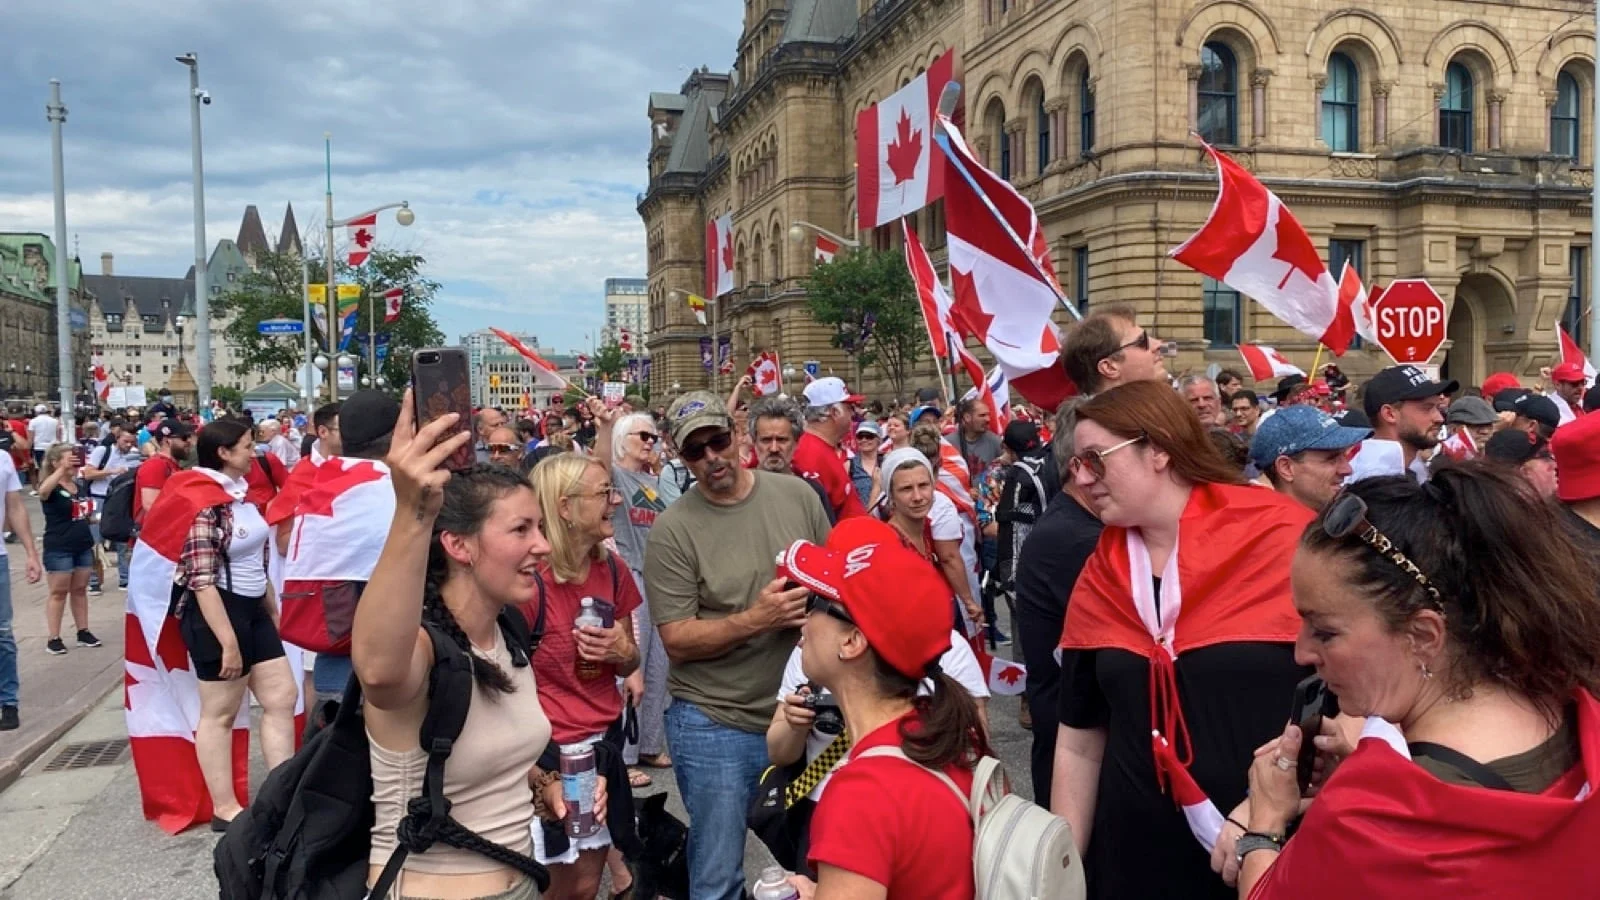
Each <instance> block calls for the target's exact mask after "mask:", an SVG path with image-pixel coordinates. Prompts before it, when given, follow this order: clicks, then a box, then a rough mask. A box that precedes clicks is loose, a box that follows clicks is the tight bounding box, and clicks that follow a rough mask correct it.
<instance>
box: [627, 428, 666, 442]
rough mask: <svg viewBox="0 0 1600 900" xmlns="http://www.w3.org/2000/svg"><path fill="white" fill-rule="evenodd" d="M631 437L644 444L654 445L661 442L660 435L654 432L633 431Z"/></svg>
mask: <svg viewBox="0 0 1600 900" xmlns="http://www.w3.org/2000/svg"><path fill="white" fill-rule="evenodd" d="M633 436H634V437H636V438H638V439H639V440H641V441H644V442H645V443H646V444H654V443H655V442H656V441H659V440H661V435H659V434H656V433H655V432H654V431H635V432H634V433H633Z"/></svg>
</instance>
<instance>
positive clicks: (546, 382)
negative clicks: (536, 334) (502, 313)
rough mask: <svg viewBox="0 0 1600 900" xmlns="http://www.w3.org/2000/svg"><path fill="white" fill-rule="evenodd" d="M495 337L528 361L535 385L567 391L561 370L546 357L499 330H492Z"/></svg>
mask: <svg viewBox="0 0 1600 900" xmlns="http://www.w3.org/2000/svg"><path fill="white" fill-rule="evenodd" d="M489 330H490V331H492V332H494V336H495V337H497V338H499V339H500V340H502V341H505V342H506V346H507V347H510V348H511V349H513V350H515V351H517V353H519V354H521V356H522V358H523V359H525V360H527V361H528V367H529V368H530V369H532V370H533V383H534V384H537V385H543V386H544V387H547V388H552V389H554V390H558V391H564V390H566V389H567V380H566V379H565V378H563V377H561V370H560V369H557V368H556V367H555V365H554V364H552V363H550V362H549V361H547V360H546V359H545V358H544V357H542V356H540V355H539V354H538V353H535V352H534V351H533V350H531V349H529V348H528V346H527V345H525V344H523V343H522V342H521V341H519V340H517V339H516V338H514V337H512V336H511V335H510V334H508V333H506V332H504V331H501V330H500V329H498V328H491V329H489Z"/></svg>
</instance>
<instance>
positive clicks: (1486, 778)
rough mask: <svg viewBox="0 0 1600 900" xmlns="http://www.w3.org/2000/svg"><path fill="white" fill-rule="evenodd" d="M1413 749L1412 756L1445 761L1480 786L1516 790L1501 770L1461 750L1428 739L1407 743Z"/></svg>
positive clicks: (1499, 789)
mask: <svg viewBox="0 0 1600 900" xmlns="http://www.w3.org/2000/svg"><path fill="white" fill-rule="evenodd" d="M1406 748H1407V749H1408V750H1410V751H1411V758H1412V759H1416V758H1417V757H1419V756H1425V757H1427V758H1428V759H1432V760H1435V761H1437V762H1441V763H1444V764H1445V765H1447V766H1450V767H1452V768H1454V769H1455V770H1456V771H1458V772H1460V773H1461V774H1463V775H1465V776H1467V777H1468V778H1470V779H1472V781H1473V782H1475V783H1476V784H1477V785H1478V786H1479V787H1485V788H1488V789H1490V790H1493V791H1515V790H1516V788H1514V787H1512V786H1511V782H1509V781H1507V780H1506V779H1505V778H1504V777H1503V776H1502V775H1501V774H1500V773H1499V772H1496V771H1495V770H1493V769H1491V768H1489V767H1488V766H1486V765H1484V764H1483V763H1481V762H1478V761H1477V760H1475V759H1473V758H1472V757H1470V756H1468V755H1466V754H1465V753H1462V752H1461V751H1459V750H1452V749H1451V748H1449V747H1446V746H1445V745H1443V744H1434V743H1430V742H1428V741H1413V742H1412V743H1410V744H1407V745H1406Z"/></svg>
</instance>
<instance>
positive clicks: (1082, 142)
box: [1078, 67, 1094, 154]
mask: <svg viewBox="0 0 1600 900" xmlns="http://www.w3.org/2000/svg"><path fill="white" fill-rule="evenodd" d="M1093 149H1094V89H1093V88H1092V87H1090V85H1089V69H1088V68H1087V67H1085V68H1084V70H1083V77H1082V78H1080V79H1078V152H1079V153H1083V154H1088V153H1089V151H1091V150H1093Z"/></svg>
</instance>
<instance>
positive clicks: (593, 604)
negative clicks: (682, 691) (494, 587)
mask: <svg viewBox="0 0 1600 900" xmlns="http://www.w3.org/2000/svg"><path fill="white" fill-rule="evenodd" d="M607 412H609V411H607ZM596 420H597V421H601V422H603V421H604V419H603V418H602V416H601V415H600V414H596ZM605 437H607V435H606V434H605V425H604V424H601V425H600V426H599V431H598V432H597V438H599V439H603V438H605ZM596 446H597V448H603V447H605V444H597V445H596ZM530 478H531V480H532V481H533V489H534V493H535V494H536V495H538V497H539V508H540V513H541V516H542V521H543V523H544V533H545V536H546V538H547V539H548V540H549V542H550V554H549V556H548V557H547V558H546V559H545V560H544V562H542V563H540V564H539V568H538V571H537V574H538V578H539V584H538V585H537V589H536V592H535V595H534V597H533V599H532V600H531V601H529V602H526V603H524V604H523V605H522V611H523V614H524V615H525V616H526V617H527V619H528V623H529V625H530V627H535V628H536V627H538V624H537V623H538V622H539V620H540V619H541V618H542V619H543V622H544V639H543V640H542V641H541V642H540V644H539V647H538V649H537V650H536V651H535V653H534V654H533V670H534V674H535V676H537V678H538V680H539V702H540V704H541V705H542V706H543V707H544V709H545V712H546V713H547V714H548V715H549V717H550V730H551V743H552V744H553V745H556V746H558V747H561V748H565V747H571V746H575V745H584V746H589V747H592V748H593V749H594V751H595V761H596V766H597V770H598V771H599V772H601V773H602V774H604V775H606V776H607V777H610V778H613V779H615V780H617V781H618V782H619V783H620V782H622V781H624V780H626V774H625V772H626V769H625V767H624V766H623V764H622V743H623V738H622V732H623V730H624V729H623V728H622V727H621V723H620V721H619V720H620V718H621V716H622V708H623V698H622V695H621V694H620V693H619V692H618V691H617V678H618V677H619V676H621V677H626V676H628V675H631V674H633V672H634V671H635V670H637V669H638V667H639V648H638V647H637V646H636V645H635V644H634V640H633V613H634V610H636V609H638V608H639V605H640V597H639V591H638V588H636V587H635V586H634V583H633V576H632V573H631V572H630V571H629V570H628V567H627V566H626V565H625V564H623V563H621V562H620V561H619V560H617V559H616V557H615V556H614V555H613V554H611V553H610V552H609V551H608V550H607V549H606V547H605V541H606V540H607V539H608V538H610V537H612V535H613V534H614V529H613V527H612V524H611V523H612V515H613V514H614V513H615V512H616V510H617V508H618V504H619V503H620V502H621V498H620V497H619V496H618V494H617V490H616V488H615V487H614V486H613V485H612V482H611V475H610V474H609V473H608V472H607V471H606V467H605V466H604V465H602V464H601V463H600V462H599V461H598V460H596V459H593V458H585V457H581V456H578V455H576V454H572V453H563V454H560V455H558V456H552V457H550V458H548V459H546V460H544V461H543V462H541V463H539V464H538V465H537V466H535V467H534V469H533V472H532V474H531V476H530ZM585 602H587V603H588V604H589V605H588V607H587V609H586V608H585V606H584V603H585ZM541 605H542V607H543V610H542V613H541V609H540V607H541ZM586 612H587V613H589V614H592V615H594V616H595V617H597V619H598V620H600V621H601V622H602V624H600V625H595V624H583V625H580V624H579V623H578V619H579V617H580V616H581V615H584V614H585V613H586ZM545 757H546V763H545V767H555V768H559V766H560V756H559V753H553V752H551V751H549V750H547V751H546V752H545ZM632 799H633V796H632V794H631V792H629V791H617V793H616V794H615V795H614V796H613V798H612V803H613V806H614V808H613V809H611V810H609V811H608V813H609V814H608V816H607V821H610V822H617V823H632V821H633V803H632ZM630 831H631V829H630ZM612 843H613V841H612V835H611V832H610V831H609V830H608V829H606V828H601V829H600V830H599V831H597V832H596V833H595V834H593V835H590V836H588V837H579V838H570V839H569V838H568V836H567V835H566V834H564V833H563V832H562V830H561V828H560V827H559V825H557V826H554V827H546V828H542V829H539V828H536V829H534V833H533V846H534V858H535V859H537V860H539V862H541V863H544V864H545V865H547V866H549V867H550V890H549V893H548V896H549V897H551V898H555V900H593V898H594V897H595V896H596V895H597V894H598V893H599V890H600V870H601V869H602V868H604V867H605V862H606V850H607V848H608V847H610V846H611V844H612ZM617 843H618V845H619V846H627V843H626V842H624V841H618V842H617Z"/></svg>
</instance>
